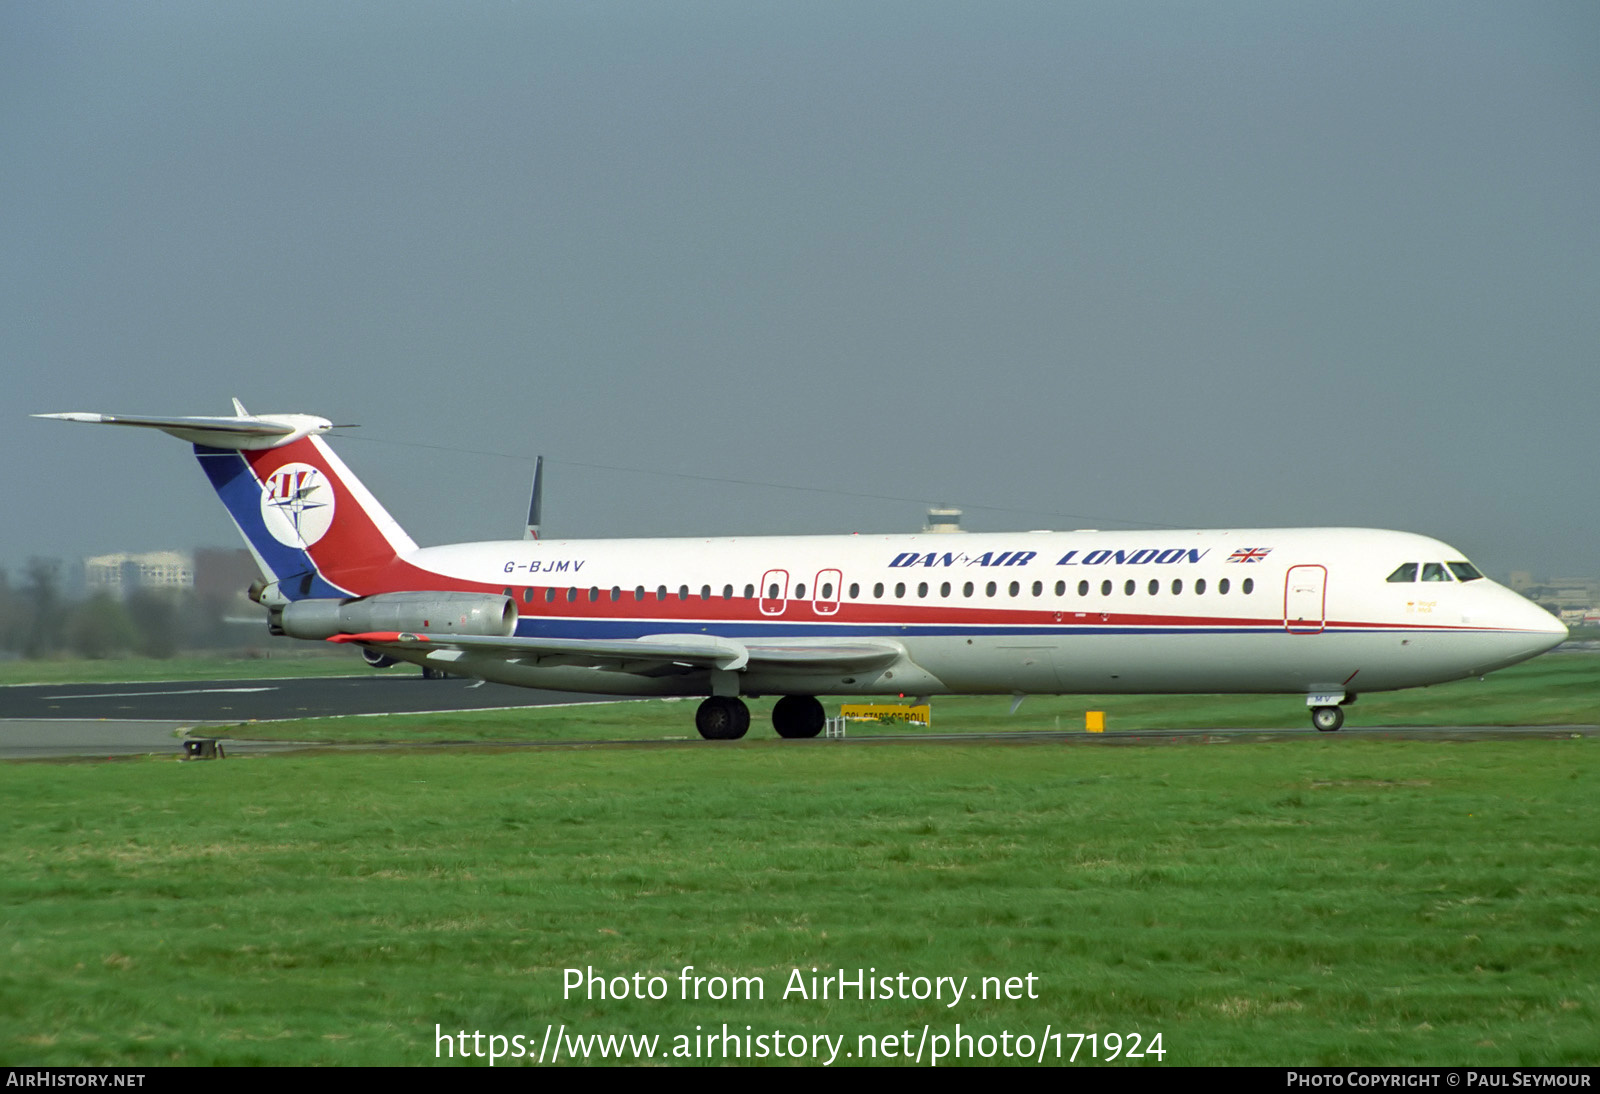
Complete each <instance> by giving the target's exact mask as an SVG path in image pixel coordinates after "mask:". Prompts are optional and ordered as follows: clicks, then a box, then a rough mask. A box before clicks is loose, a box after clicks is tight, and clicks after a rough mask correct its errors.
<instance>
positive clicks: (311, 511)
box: [261, 463, 333, 547]
mask: <svg viewBox="0 0 1600 1094" xmlns="http://www.w3.org/2000/svg"><path fill="white" fill-rule="evenodd" d="M261 519H262V520H263V521H264V522H265V523H266V526H267V531H269V532H271V533H272V538H273V539H276V540H277V541H278V542H279V543H282V544H285V545H287V546H289V547H309V546H311V545H312V544H313V543H315V542H317V540H319V539H321V538H322V537H323V536H325V535H327V534H328V529H329V528H330V527H331V526H332V525H333V487H332V486H331V485H330V484H329V482H328V477H327V476H326V475H324V474H323V473H322V472H321V471H320V470H319V469H317V468H315V467H312V466H311V465H310V464H308V463H286V464H284V465H283V466H282V467H280V468H278V469H277V470H276V471H274V472H273V473H272V474H271V475H269V476H268V477H267V481H266V488H265V489H264V490H262V491H261Z"/></svg>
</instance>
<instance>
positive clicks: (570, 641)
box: [328, 631, 904, 675]
mask: <svg viewBox="0 0 1600 1094" xmlns="http://www.w3.org/2000/svg"><path fill="white" fill-rule="evenodd" d="M328 641H330V642H356V643H360V644H362V645H367V646H394V647H399V648H402V649H439V650H444V649H459V650H463V651H466V652H482V653H490V654H499V655H501V656H503V657H506V658H515V659H518V660H523V659H530V660H535V661H539V662H544V661H545V660H546V659H550V660H559V661H560V662H561V663H563V664H571V665H593V666H596V667H604V668H614V669H619V670H621V671H624V672H637V673H640V674H643V675H651V674H655V673H657V672H659V670H660V668H661V667H662V666H664V665H681V666H685V667H691V668H711V669H723V670H728V671H738V670H740V669H746V668H751V667H757V666H759V667H761V668H768V669H784V668H788V669H810V670H818V669H822V670H835V671H839V672H851V671H857V672H861V671H866V670H867V669H871V668H877V667H879V666H882V665H888V664H891V663H893V662H894V661H895V660H897V659H898V658H900V657H901V656H903V654H904V651H903V650H902V649H901V648H900V647H899V646H898V645H896V644H895V643H892V642H878V641H872V640H854V641H848V642H836V641H828V640H818V641H813V642H806V641H794V642H782V643H777V642H751V643H745V642H739V641H735V640H734V639H731V638H722V637H720V636H718V635H713V634H651V635H645V636H643V637H641V638H532V637H511V638H500V637H486V636H477V635H460V634H417V633H412V632H410V631H370V632H367V633H364V634H336V635H334V636H333V637H332V638H330V639H328Z"/></svg>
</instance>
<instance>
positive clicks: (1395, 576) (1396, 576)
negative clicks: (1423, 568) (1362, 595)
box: [1384, 562, 1417, 584]
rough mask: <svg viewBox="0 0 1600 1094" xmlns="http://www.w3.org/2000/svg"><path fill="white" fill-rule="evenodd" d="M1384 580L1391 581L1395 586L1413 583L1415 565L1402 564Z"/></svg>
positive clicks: (1415, 574)
mask: <svg viewBox="0 0 1600 1094" xmlns="http://www.w3.org/2000/svg"><path fill="white" fill-rule="evenodd" d="M1384 580H1386V581H1393V582H1395V583H1397V584H1398V583H1399V582H1402V581H1415V580H1417V564H1416V563H1415V562H1402V563H1401V564H1400V565H1399V566H1398V567H1397V568H1396V569H1395V571H1394V573H1392V574H1390V575H1389V576H1388V577H1387V578H1385V579H1384Z"/></svg>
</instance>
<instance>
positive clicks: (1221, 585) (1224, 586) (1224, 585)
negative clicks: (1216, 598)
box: [1217, 578, 1228, 596]
mask: <svg viewBox="0 0 1600 1094" xmlns="http://www.w3.org/2000/svg"><path fill="white" fill-rule="evenodd" d="M1217 592H1219V593H1221V594H1222V595H1223V596H1227V595H1228V579H1227V578H1223V579H1222V580H1221V581H1219V582H1217Z"/></svg>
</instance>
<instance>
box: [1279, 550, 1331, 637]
mask: <svg viewBox="0 0 1600 1094" xmlns="http://www.w3.org/2000/svg"><path fill="white" fill-rule="evenodd" d="M1327 624H1328V568H1327V567H1326V566H1291V567H1289V573H1288V576H1287V577H1285V578H1284V585H1283V627H1284V629H1285V630H1287V631H1288V632H1289V633H1290V634H1320V633H1322V630H1323V628H1325V627H1326V626H1327Z"/></svg>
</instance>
